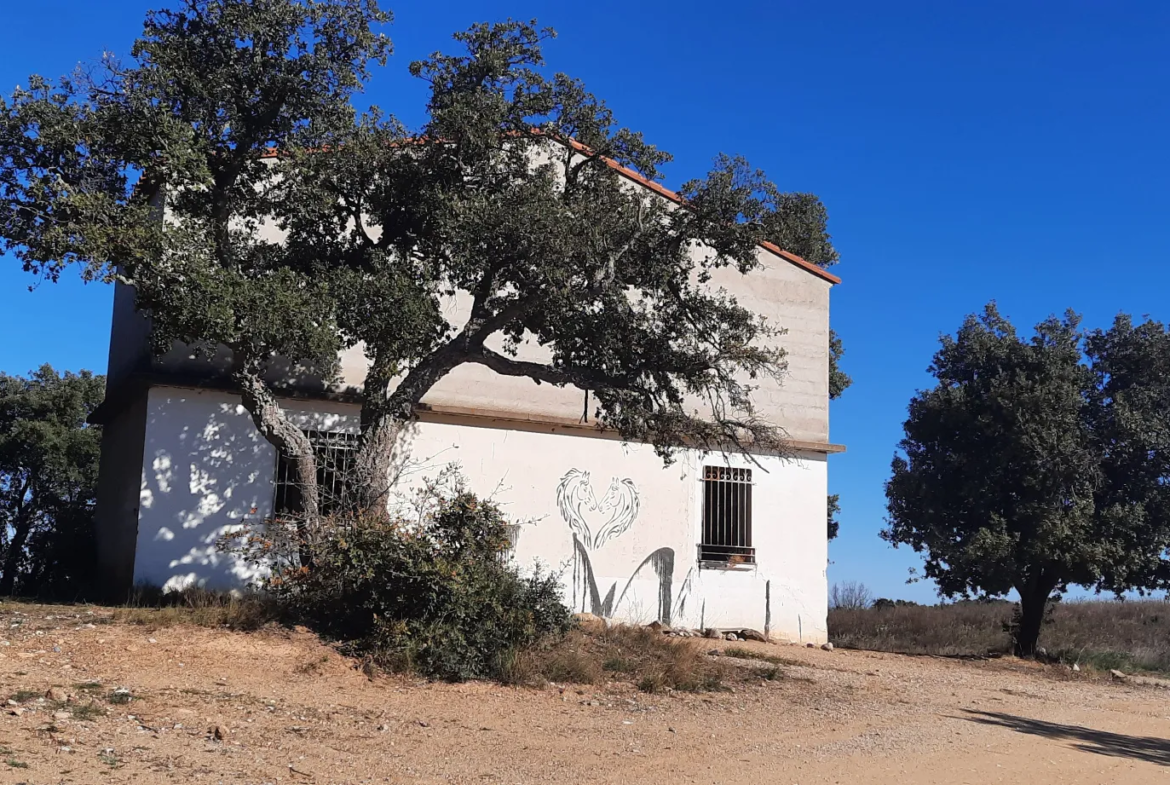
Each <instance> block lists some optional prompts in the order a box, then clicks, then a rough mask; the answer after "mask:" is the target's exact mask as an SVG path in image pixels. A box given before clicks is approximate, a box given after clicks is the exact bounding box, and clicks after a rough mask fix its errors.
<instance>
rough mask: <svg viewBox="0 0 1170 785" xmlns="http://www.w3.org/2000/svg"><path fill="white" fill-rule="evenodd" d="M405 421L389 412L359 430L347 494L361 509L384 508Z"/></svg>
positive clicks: (392, 480)
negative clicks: (396, 448) (348, 492)
mask: <svg viewBox="0 0 1170 785" xmlns="http://www.w3.org/2000/svg"><path fill="white" fill-rule="evenodd" d="M403 425H404V423H403V422H402V421H401V420H399V419H397V418H395V417H392V416H388V415H387V416H382V417H379V418H377V419H376V420H375V421H374V422H373V423H371V424H370V425H369V426H368V427H366V428H365V429H364V431H363V433H362V439H361V443H360V444H359V446H358V453H357V455H356V456H355V457H354V464H353V477H352V478H351V483H350V494H351V496H352V500H353V506H354V508H355V509H356V510H358V511H361V512H378V511H383V512H384V511H385V510H386V509H387V505H388V504H389V502H390V488H391V486H392V485H393V484H394V480H395V478H394V476H393V467H394V448H395V447H396V446H397V444H398V436H399V434H401V433H402V426H403Z"/></svg>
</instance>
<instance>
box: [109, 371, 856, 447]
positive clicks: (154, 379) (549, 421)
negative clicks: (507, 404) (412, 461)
mask: <svg viewBox="0 0 1170 785" xmlns="http://www.w3.org/2000/svg"><path fill="white" fill-rule="evenodd" d="M151 387H174V388H178V389H189V390H216V391H220V392H235V391H236V389H235V385H233V384H232V382H231V380H230V379H226V378H223V377H212V378H204V379H194V378H186V377H179V376H176V375H173V374H158V373H139V374H135V375H133V376H132V377H130V378H128V379H126V381H125V382H124V383H123V384H121V385H119V387H118V389H117V390H113V391H110V392H109V393H107V395H106V400H105V401H103V402H102V404H101V405H100V406H99V407H98V408H97V409H95V410H94V411H93V413H92V414H91V415H90V417H89V421H90V422H91V423H94V424H95V425H101V424H104V423H107V422H109V421H110V420H112V419H113V418H114V417H115V416H117V414H118V412H119V411H121V409H122V408H123V407H124V406H126V405H127V404H128V403H129V401H131V400H132V399H133V398H135V397H137V396H138V395H142V394H145V392H146V390H148V389H149V388H151ZM274 392H275V393H276V395H277V397H279V398H282V399H285V400H295V401H306V400H309V401H312V400H319V401H330V402H333V403H347V404H355V405H360V403H361V398H360V396H359V395H357V394H355V393H346V392H331V391H327V390H322V391H317V392H300V391H298V392H292V391H282V390H276V391H274ZM415 411H416V413H417V415H418V418H419V420H420V421H422V422H459V423H463V424H466V425H473V426H479V427H489V428H490V427H497V428H500V427H503V428H513V429H523V430H540V431H550V432H571V433H573V434H575V435H579V436H592V437H594V438H603V439H606V438H608V439H620V438H621V435H620V434H619V433H618V432H617V431H616V430H614V429H612V428H605V427H603V426H601V425H599V424H597V423H591V422H586V421H584V420H583V419H581V420H574V419H570V418H563V417H552V416H548V415H528V414H524V413H523V412H517V411H508V410H497V409H481V408H469V407H462V406H444V405H441V404H436V405H432V404H425V403H424V404H419V406H418V407H416V409H415ZM787 445H788V446H789V448H790V449H792V450H793V451H796V452H805V453H822V454H827V455H832V454H836V453H843V452H845V445H843V444H831V443H829V442H811V441H799V440H793V441H788V442H787Z"/></svg>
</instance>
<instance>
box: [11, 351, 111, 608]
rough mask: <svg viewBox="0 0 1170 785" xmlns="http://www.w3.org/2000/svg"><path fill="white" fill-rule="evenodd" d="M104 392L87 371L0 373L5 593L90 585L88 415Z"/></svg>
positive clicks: (93, 461) (94, 463) (95, 434)
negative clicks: (11, 374)
mask: <svg viewBox="0 0 1170 785" xmlns="http://www.w3.org/2000/svg"><path fill="white" fill-rule="evenodd" d="M104 394H105V379H104V377H101V376H94V375H93V374H91V373H90V372H88V371H82V372H81V373H80V374H72V373H65V374H63V375H62V374H58V373H57V372H56V371H54V370H53V369H52V368H51V367H49V366H48V365H45V366H42V367H41V368H40V369H39V370H38V371H36V372H35V373H33V374H31V375H30V376H29V377H28V378H24V377H21V376H8V375H6V374H0V548H2V550H0V552H2V554H3V562H2V566H0V595H3V596H9V595H11V594H14V593H20V594H53V595H57V596H62V595H69V594H74V593H76V592H79V591H82V590H83V589H84V588H85V582H86V580H87V579H88V577H89V575H90V567H91V564H90V562H89V560H90V559H91V558H92V554H93V542H92V537H93V503H94V493H95V489H96V486H97V471H98V452H99V448H100V443H101V429H100V428H97V427H95V426H90V425H87V424H86V418H87V417H88V416H89V414H90V412H92V411H93V410H94V409H95V408H97V406H98V404H99V403H101V401H102V397H103V395H104Z"/></svg>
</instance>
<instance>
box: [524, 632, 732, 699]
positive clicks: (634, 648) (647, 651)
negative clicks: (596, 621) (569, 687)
mask: <svg viewBox="0 0 1170 785" xmlns="http://www.w3.org/2000/svg"><path fill="white" fill-rule="evenodd" d="M728 672H729V671H728V669H727V668H726V666H724V665H723V664H722V663H719V662H717V661H715V660H714V659H713V658H711V657H708V656H707V655H706V654H705V652H704V650H703V649H702V648H701V647H700V646H699V644H698V643H697V642H696V641H693V640H688V639H678V638H667V637H666V636H664V635H662V634H661V633H659V632H655V631H653V630H649V629H645V628H642V627H620V626H619V627H611V628H610V629H608V630H606V631H605V632H603V633H600V634H596V635H588V634H586V633H584V632H581V631H579V630H575V631H573V632H570V633H569V634H568V635H566V636H565V637H563V638H561V639H560V640H558V641H555V642H552V643H550V644H548V645H546V646H542V647H539V648H536V649H532V650H529V651H525V652H521V653H520V654H519V655H518V656H517V657H516V658H515V661H514V663H513V664H512V666H511V667H510V668H509V669H508V681H510V682H512V683H516V684H540V683H543V682H554V683H557V682H559V683H565V684H602V683H604V682H610V681H618V682H620V681H625V682H629V683H631V684H635V685H637V687H638V689H640V690H642V691H643V692H650V693H657V692H668V691H672V690H679V691H684V692H702V691H709V690H718V689H721V688H722V686H723V683H724V681H725V680H726V678H727V676H728Z"/></svg>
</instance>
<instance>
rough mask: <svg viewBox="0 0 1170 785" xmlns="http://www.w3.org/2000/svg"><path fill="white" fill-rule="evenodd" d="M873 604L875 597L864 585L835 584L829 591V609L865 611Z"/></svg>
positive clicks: (848, 582) (854, 583)
mask: <svg viewBox="0 0 1170 785" xmlns="http://www.w3.org/2000/svg"><path fill="white" fill-rule="evenodd" d="M872 604H873V595H872V594H871V593H870V591H869V589H868V588H867V587H866V585H865V584H864V583H858V582H856V581H846V582H845V583H834V584H833V588H832V589H831V590H830V591H829V607H830V608H836V609H841V610H865V609H866V608H868V607H870V606H871V605H872Z"/></svg>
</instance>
